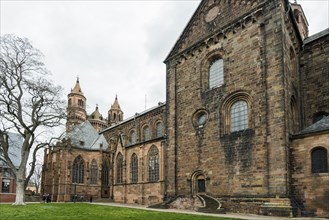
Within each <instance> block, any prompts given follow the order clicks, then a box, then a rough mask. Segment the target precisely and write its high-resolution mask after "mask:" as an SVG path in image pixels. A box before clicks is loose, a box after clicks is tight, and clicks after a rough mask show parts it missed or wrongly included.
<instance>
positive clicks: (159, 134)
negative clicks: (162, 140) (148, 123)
mask: <svg viewBox="0 0 329 220" xmlns="http://www.w3.org/2000/svg"><path fill="white" fill-rule="evenodd" d="M156 127H157V137H162V136H163V126H162V123H161V122H158V123H157V125H156Z"/></svg>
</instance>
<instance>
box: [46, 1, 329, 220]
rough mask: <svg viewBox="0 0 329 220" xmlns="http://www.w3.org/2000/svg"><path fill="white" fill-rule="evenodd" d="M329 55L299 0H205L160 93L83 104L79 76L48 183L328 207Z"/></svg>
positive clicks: (195, 200) (157, 197)
mask: <svg viewBox="0 0 329 220" xmlns="http://www.w3.org/2000/svg"><path fill="white" fill-rule="evenodd" d="M328 59H329V29H326V30H324V31H322V32H320V33H317V34H315V35H313V36H308V23H307V19H306V17H305V15H304V13H303V10H302V8H301V6H300V5H298V4H297V3H289V1H287V0H278V1H273V0H254V1H235V0H217V1H215V0H203V1H201V3H200V5H199V6H198V8H197V9H196V11H195V13H194V14H193V16H192V17H191V19H190V21H189V22H188V24H187V26H186V27H185V29H184V31H183V32H182V34H181V35H180V36H179V38H178V40H177V42H176V43H175V45H174V47H173V48H172V50H171V51H170V53H169V55H168V56H167V58H166V59H165V61H164V62H165V64H166V67H167V71H166V76H167V80H166V97H167V100H166V102H165V103H159V105H158V106H155V107H153V108H151V109H148V110H146V111H145V112H141V113H136V114H135V115H134V116H132V117H130V118H127V119H124V118H123V112H122V110H121V107H120V105H119V102H118V99H117V98H115V101H114V103H113V105H112V106H111V108H110V110H109V111H108V116H107V119H105V118H103V117H102V115H101V114H100V113H99V111H98V107H96V110H95V112H93V113H92V114H91V115H89V116H88V115H87V113H86V111H85V104H86V98H85V96H84V95H83V93H82V91H81V88H80V84H79V81H77V83H76V85H75V87H74V89H72V91H71V93H70V94H69V95H68V120H67V131H68V132H67V133H68V135H67V137H66V138H65V139H64V140H63V141H62V142H61V143H58V144H57V145H56V146H53V147H52V149H50V150H48V151H47V152H46V154H45V162H44V176H43V189H44V192H45V193H50V194H51V195H52V198H53V200H55V201H72V199H73V198H74V195H81V196H82V197H83V198H90V197H93V198H94V199H101V198H103V199H106V200H109V201H114V202H122V203H138V204H147V205H154V204H162V205H167V206H169V207H176V208H188V209H198V208H200V207H201V206H202V205H205V204H202V203H203V202H204V200H202V199H201V197H200V195H207V196H208V197H209V198H212V199H214V200H216V201H218V202H219V203H220V204H221V208H222V209H224V210H225V211H227V212H230V211H232V212H246V213H255V214H265V215H284V216H292V215H297V216H301V215H316V216H320V217H329V207H328V204H329V167H328V166H329V165H328V157H329V60H328ZM86 134H88V135H86Z"/></svg>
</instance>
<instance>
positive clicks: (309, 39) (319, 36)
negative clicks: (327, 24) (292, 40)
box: [304, 28, 329, 44]
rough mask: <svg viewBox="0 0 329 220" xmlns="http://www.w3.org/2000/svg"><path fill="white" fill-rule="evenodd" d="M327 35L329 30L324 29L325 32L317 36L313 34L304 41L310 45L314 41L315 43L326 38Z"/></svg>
mask: <svg viewBox="0 0 329 220" xmlns="http://www.w3.org/2000/svg"><path fill="white" fill-rule="evenodd" d="M326 35H329V28H327V29H324V30H323V31H321V32H319V33H316V34H313V35H311V36H309V37H307V38H305V39H304V44H308V43H310V42H312V41H315V40H317V39H319V38H321V37H324V36H326Z"/></svg>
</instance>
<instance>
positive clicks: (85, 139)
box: [66, 121, 109, 150]
mask: <svg viewBox="0 0 329 220" xmlns="http://www.w3.org/2000/svg"><path fill="white" fill-rule="evenodd" d="M66 137H67V138H70V139H71V143H72V144H73V145H74V147H77V148H80V149H85V150H100V144H102V148H103V150H108V147H109V145H108V143H107V141H106V139H105V137H104V135H102V134H101V135H100V134H98V132H97V131H96V130H95V128H94V127H93V126H92V125H91V124H90V122H89V121H85V122H83V123H81V124H79V125H77V126H76V127H75V128H74V129H73V130H72V131H71V132H69V133H67V134H66Z"/></svg>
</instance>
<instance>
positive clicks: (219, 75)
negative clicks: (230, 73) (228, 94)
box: [209, 59, 224, 89]
mask: <svg viewBox="0 0 329 220" xmlns="http://www.w3.org/2000/svg"><path fill="white" fill-rule="evenodd" d="M223 83H224V62H223V60H222V59H217V60H215V61H214V62H212V63H211V64H210V67H209V89H211V88H214V87H217V86H221V85H222V84H223Z"/></svg>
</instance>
